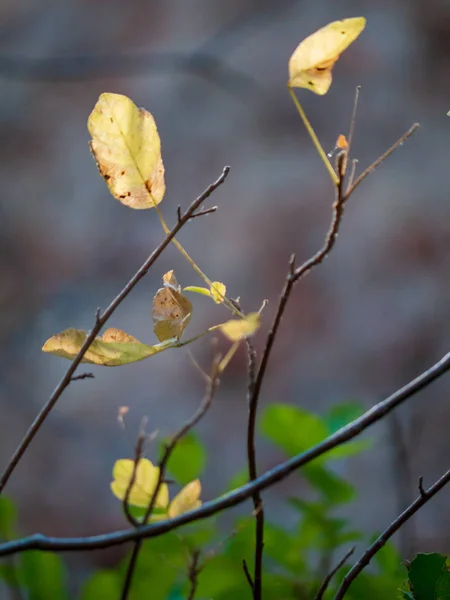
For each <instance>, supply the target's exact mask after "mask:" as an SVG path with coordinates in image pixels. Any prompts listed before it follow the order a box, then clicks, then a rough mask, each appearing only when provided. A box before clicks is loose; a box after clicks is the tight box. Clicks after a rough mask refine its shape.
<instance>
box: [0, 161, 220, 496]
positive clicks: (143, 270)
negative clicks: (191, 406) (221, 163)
mask: <svg viewBox="0 0 450 600" xmlns="http://www.w3.org/2000/svg"><path fill="white" fill-rule="evenodd" d="M229 172H230V167H225V168H224V170H223V172H222V175H221V176H220V177H219V178H218V179H217V181H215V182H214V183H213V184H211V185H210V186H209V187H208V188H206V190H205V191H204V192H203V193H202V194H201V195H200V196H199V197H198V198H196V200H194V201H193V202H192V203H191V205H190V206H189V207H188V209H187V210H186V212H185V213H184V215H183V217H182V219H181V221H179V222H178V223H176V225H175V226H174V227H173V229H172V230H171V231H170V233H169V234H168V235H166V237H165V238H164V240H163V241H162V242H161V243H160V244H159V246H158V247H157V248H156V249H155V250H154V251H153V252H152V253H151V255H150V256H149V257H148V258H147V260H146V261H145V262H144V264H143V265H142V266H141V267H140V268H139V269H138V270H137V271H136V273H135V274H134V275H133V277H132V278H131V279H130V280H129V281H128V283H127V284H126V285H125V286H124V287H123V289H122V290H121V291H120V292H119V294H118V295H117V296H116V297H115V298H114V300H113V301H112V302H111V304H110V305H109V306H108V308H106V310H105V311H104V312H100V311H99V310H97V315H96V319H95V324H94V326H93V328H92V329H91V331H90V332H89V333H88V335H87V337H86V339H85V341H84V344H83V345H82V346H81V348H80V351H79V352H78V354H77V355H76V357H75V358H74V359H73V361H72V363H71V365H70V366H69V368H68V369H67V371H66V373H65V375H64V376H63V378H62V379H61V381H60V382H59V384H58V385H57V386H56V389H55V390H54V392H53V394H52V395H51V396H50V398H49V399H48V400H47V402H46V403H45V405H44V407H43V408H42V409H41V411H40V412H39V414H38V415H37V417H36V418H35V420H34V421H33V423H32V424H31V426H30V428H29V429H28V431H27V433H26V434H25V436H24V437H23V438H22V440H21V442H20V443H19V445H18V447H17V449H16V450H15V452H14V454H13V456H12V457H11V459H10V461H9V463H8V465H7V466H6V468H5V470H4V472H3V474H2V476H1V478H0V494H1V492H2V491H3V489H4V487H5V485H6V483H7V482H8V480H9V478H10V476H11V474H12V473H13V471H14V469H15V468H16V466H17V464H18V463H19V461H20V459H21V458H22V456H23V454H24V453H25V451H26V450H27V448H28V446H29V445H30V443H31V441H32V440H33V438H34V436H35V435H36V433H37V432H38V431H39V429H40V427H41V425H42V424H43V422H44V421H45V419H46V418H47V416H48V414H49V413H50V411H51V410H52V408H53V407H54V406H55V404H56V402H57V400H58V399H59V397H60V396H61V394H62V393H63V391H64V390H65V389H66V387H67V386H68V385H69V383H70V380H71V377H72V375H73V374H74V372H75V370H76V368H77V367H78V365H79V364H80V363H81V361H82V359H83V357H84V355H85V354H86V351H87V350H88V348H89V346H90V345H91V344H92V342H93V341H94V339H95V337H96V336H97V334H98V333H99V332H100V329H101V328H102V327H103V326H104V325H105V323H106V322H107V320H108V319H109V318H110V317H111V315H112V314H113V313H114V311H115V310H116V308H117V307H118V306H119V305H120V304H121V303H122V302H123V300H124V299H125V298H126V297H127V296H128V294H129V293H130V292H131V291H132V290H133V289H134V287H135V286H136V285H137V283H138V282H139V281H140V280H141V279H142V278H143V277H144V276H145V275H146V274H147V273H148V271H149V269H150V267H152V265H153V264H154V263H155V262H156V260H157V259H158V258H159V257H160V256H161V254H162V252H163V251H164V250H165V249H166V248H167V246H168V245H169V244H170V242H171V241H172V240H173V238H174V237H175V236H176V234H177V233H178V232H179V230H180V229H181V228H182V227H183V226H184V225H185V224H186V223H187V222H188V221H189V219H190V218H191V217H192V215H193V214H194V213H195V211H196V210H197V208H198V207H199V206H200V205H201V204H202V203H203V202H204V201H205V200H206V199H207V198H208V197H209V196H210V195H211V194H212V193H213V192H214V190H216V189H217V188H218V187H219V186H220V185H221V184H222V183H223V182H224V181H225V179H226V177H227V175H228V173H229Z"/></svg>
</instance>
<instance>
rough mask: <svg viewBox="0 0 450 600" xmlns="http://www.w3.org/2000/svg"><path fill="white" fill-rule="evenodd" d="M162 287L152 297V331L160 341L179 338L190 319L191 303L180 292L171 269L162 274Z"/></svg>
mask: <svg viewBox="0 0 450 600" xmlns="http://www.w3.org/2000/svg"><path fill="white" fill-rule="evenodd" d="M163 282H164V287H162V288H160V289H159V290H158V291H157V292H156V294H155V296H154V298H153V308H152V315H153V323H154V329H153V330H154V332H155V334H156V336H157V338H158V339H159V341H160V342H164V341H166V340H169V339H171V338H178V339H179V338H180V337H181V335H182V333H183V331H184V330H185V329H186V327H187V325H188V323H189V321H190V320H191V314H192V304H191V303H190V301H189V300H188V298H186V296H184V295H183V294H182V293H181V287H180V286H179V285H178V282H177V280H176V277H175V275H174V272H173V270H172V271H168V272H167V273H166V274H165V275H163Z"/></svg>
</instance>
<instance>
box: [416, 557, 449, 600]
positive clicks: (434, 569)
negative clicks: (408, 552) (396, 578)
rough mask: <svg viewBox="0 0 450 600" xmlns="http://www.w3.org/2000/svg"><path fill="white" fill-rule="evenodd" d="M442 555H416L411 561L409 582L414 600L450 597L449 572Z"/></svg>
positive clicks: (440, 599)
mask: <svg viewBox="0 0 450 600" xmlns="http://www.w3.org/2000/svg"><path fill="white" fill-rule="evenodd" d="M446 560H447V557H446V556H443V555H442V554H437V553H432V554H418V555H417V556H416V558H415V559H414V560H412V561H411V565H410V568H409V573H408V577H409V581H410V584H411V591H412V593H413V596H414V598H415V600H444V599H447V600H448V598H449V597H450V572H449V571H447V566H446V564H445V563H446Z"/></svg>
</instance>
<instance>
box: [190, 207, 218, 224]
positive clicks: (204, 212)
mask: <svg viewBox="0 0 450 600" xmlns="http://www.w3.org/2000/svg"><path fill="white" fill-rule="evenodd" d="M217 208H218V207H217V206H211V208H205V209H203V210H199V211H198V212H196V213H195V215H192V218H191V221H192V220H193V219H196V218H197V217H204V216H205V215H210V214H212V213H215V212H216V210H217Z"/></svg>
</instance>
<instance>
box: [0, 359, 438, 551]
mask: <svg viewBox="0 0 450 600" xmlns="http://www.w3.org/2000/svg"><path fill="white" fill-rule="evenodd" d="M449 370H450V352H449V353H447V354H446V355H445V356H443V357H442V358H441V360H439V361H438V362H437V363H436V364H434V365H433V366H432V367H430V368H429V369H427V370H426V371H424V372H423V373H422V374H421V375H419V376H418V377H416V379H413V380H412V381H410V382H409V383H408V384H407V385H405V386H404V387H402V388H400V389H399V390H397V391H396V392H394V393H393V394H392V395H391V396H389V397H388V398H386V399H385V400H383V401H382V402H379V403H378V404H376V405H375V406H373V407H372V408H371V409H369V410H368V411H367V412H365V413H364V414H363V415H361V416H360V417H359V418H358V419H355V420H354V421H352V422H351V423H348V424H347V425H346V426H345V427H341V429H339V430H338V431H336V432H335V433H334V434H333V435H330V436H329V437H327V438H326V439H324V440H323V441H322V442H320V443H319V444H316V445H315V446H313V447H312V448H309V449H308V450H306V452H302V453H301V454H298V455H297V456H294V457H292V458H290V459H288V460H286V461H284V462H282V463H281V464H279V465H277V466H276V467H274V468H272V469H270V470H269V471H266V472H265V473H264V474H263V475H260V476H259V477H258V478H257V479H255V481H250V482H248V483H246V484H245V485H243V486H241V487H240V488H237V489H235V490H232V491H231V492H228V493H227V494H224V495H223V496H220V497H219V498H216V499H215V500H211V501H210V502H205V503H204V504H203V505H202V506H201V507H199V508H197V509H195V510H192V511H190V512H189V513H184V514H182V515H179V516H177V517H174V518H173V519H168V520H166V521H162V522H158V523H151V524H150V525H141V526H140V527H138V528H137V529H128V530H124V531H115V532H113V533H107V534H101V535H95V536H90V537H79V538H56V537H49V536H45V535H42V534H39V533H38V534H35V535H31V536H29V537H25V538H21V539H18V540H15V541H12V542H5V543H3V544H0V556H9V555H11V554H16V553H18V552H24V551H25V550H45V551H52V552H66V551H82V550H100V549H103V548H109V547H112V546H117V545H120V544H125V543H127V542H132V541H137V540H139V539H146V538H152V537H158V536H160V535H163V534H164V533H167V532H168V531H173V530H175V529H177V528H179V527H181V526H182V525H186V524H188V523H194V522H196V521H200V520H202V519H205V518H207V517H210V516H212V515H215V514H217V513H219V512H221V511H223V510H226V509H228V508H231V507H232V506H237V505H238V504H241V503H243V502H245V501H246V500H248V499H249V498H251V497H252V495H253V494H254V492H255V490H259V491H262V490H265V489H267V488H269V487H271V486H273V485H274V484H276V483H278V482H279V481H282V480H283V479H285V478H286V477H288V475H290V474H291V473H294V472H297V471H298V469H299V468H300V467H302V466H304V465H306V464H308V463H310V462H311V461H313V460H315V459H316V458H318V457H319V456H322V455H323V454H325V453H327V452H329V451H330V450H332V449H333V448H336V447H337V446H341V445H342V444H345V443H346V442H349V441H350V440H352V439H353V438H355V437H356V436H358V435H359V434H360V433H361V432H362V431H364V430H366V429H367V428H368V427H370V426H371V425H373V424H374V423H377V422H378V421H380V420H381V419H383V418H384V417H385V416H386V415H388V414H389V413H390V412H391V411H392V410H394V409H395V408H397V407H398V406H400V405H401V404H403V403H404V402H405V401H406V400H408V399H409V398H411V397H412V396H414V395H415V394H417V393H418V392H420V391H421V390H423V389H424V388H426V387H428V386H429V385H430V384H431V383H432V382H433V381H435V380H437V379H439V377H441V376H442V375H444V373H446V372H447V371H449ZM446 475H447V474H446ZM448 477H449V478H450V473H448ZM430 489H431V488H430ZM428 493H430V490H428Z"/></svg>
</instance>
